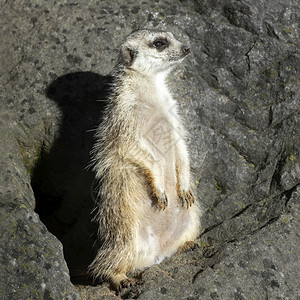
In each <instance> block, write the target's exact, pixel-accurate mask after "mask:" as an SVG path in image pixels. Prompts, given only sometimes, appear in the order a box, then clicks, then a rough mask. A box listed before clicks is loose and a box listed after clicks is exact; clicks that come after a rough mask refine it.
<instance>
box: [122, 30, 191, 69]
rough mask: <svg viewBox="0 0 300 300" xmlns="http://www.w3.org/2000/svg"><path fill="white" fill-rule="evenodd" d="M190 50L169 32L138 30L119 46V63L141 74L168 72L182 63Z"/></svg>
mask: <svg viewBox="0 0 300 300" xmlns="http://www.w3.org/2000/svg"><path fill="white" fill-rule="evenodd" d="M189 53H190V49H189V47H187V46H184V45H183V44H182V43H180V42H179V41H177V40H176V39H175V38H174V36H173V34H172V33H171V32H163V31H152V30H140V31H137V32H135V33H133V34H131V35H129V36H128V38H127V39H126V41H125V42H124V43H123V44H122V46H121V62H122V63H123V65H124V66H125V67H127V68H130V69H133V70H136V71H139V72H141V73H148V74H155V73H160V72H168V71H170V70H171V69H172V67H173V66H174V65H176V64H177V63H178V62H180V61H182V60H183V59H184V58H185V57H186V56H187V55H188V54H189Z"/></svg>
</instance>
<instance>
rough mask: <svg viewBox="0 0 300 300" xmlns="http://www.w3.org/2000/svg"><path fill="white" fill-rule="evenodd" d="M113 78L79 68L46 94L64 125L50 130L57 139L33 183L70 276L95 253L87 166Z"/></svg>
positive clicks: (38, 209)
mask: <svg viewBox="0 0 300 300" xmlns="http://www.w3.org/2000/svg"><path fill="white" fill-rule="evenodd" d="M110 82H111V77H110V76H102V75H99V74H95V73H92V72H77V73H70V74H66V75H63V76H61V77H59V78H57V79H55V80H54V81H53V82H52V83H51V84H50V85H49V86H48V88H47V97H48V98H49V99H51V100H52V101H55V102H56V103H57V105H58V106H59V107H60V109H61V111H62V118H61V125H60V130H59V132H58V133H57V132H53V133H51V134H55V137H56V139H55V141H54V143H53V145H51V148H50V149H46V147H44V148H43V149H42V153H41V155H40V157H39V161H38V163H37V165H36V167H35V169H34V171H33V175H32V182H31V184H32V188H33V190H34V194H35V197H36V209H35V211H36V212H37V213H38V214H39V216H40V219H41V221H42V222H43V223H44V224H45V225H46V227H47V228H48V230H49V231H50V232H51V233H53V234H54V235H55V236H56V237H57V238H58V239H59V240H60V241H61V242H62V244H63V248H64V256H65V260H66V262H67V264H68V266H69V269H70V273H71V275H72V272H73V271H74V270H75V271H74V272H75V273H76V272H77V271H78V270H79V271H80V272H81V271H83V270H86V268H87V266H88V265H89V263H90V262H91V261H92V259H93V258H94V255H95V250H96V249H95V247H94V244H95V241H96V232H97V226H96V224H95V223H93V222H92V218H93V214H92V210H93V208H94V206H95V204H94V200H93V197H92V195H91V191H92V185H93V180H94V174H93V172H92V170H91V169H88V165H89V164H90V161H91V157H90V151H91V149H92V147H93V144H94V134H95V129H96V128H97V125H98V124H99V122H100V119H101V112H102V111H103V108H104V106H105V102H106V99H107V95H108V90H109V84H110ZM51 100H50V101H51ZM50 130H51V128H50ZM79 276H80V274H79Z"/></svg>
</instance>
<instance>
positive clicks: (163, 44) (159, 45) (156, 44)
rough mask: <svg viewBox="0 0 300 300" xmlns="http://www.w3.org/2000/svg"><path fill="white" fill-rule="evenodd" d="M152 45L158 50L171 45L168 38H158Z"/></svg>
mask: <svg viewBox="0 0 300 300" xmlns="http://www.w3.org/2000/svg"><path fill="white" fill-rule="evenodd" d="M152 46H153V47H154V48H156V49H157V50H164V49H165V48H167V47H168V46H169V42H168V41H167V40H166V39H157V40H155V41H154V42H153V44H152Z"/></svg>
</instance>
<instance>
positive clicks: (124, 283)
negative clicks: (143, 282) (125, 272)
mask: <svg viewBox="0 0 300 300" xmlns="http://www.w3.org/2000/svg"><path fill="white" fill-rule="evenodd" d="M136 282H137V280H136V279H135V278H125V279H123V280H121V281H119V282H112V283H111V287H112V289H114V290H115V291H116V292H117V294H119V293H120V292H121V290H122V289H123V288H128V287H131V286H133V285H135V284H136Z"/></svg>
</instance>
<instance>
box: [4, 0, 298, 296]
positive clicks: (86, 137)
mask: <svg viewBox="0 0 300 300" xmlns="http://www.w3.org/2000/svg"><path fill="white" fill-rule="evenodd" d="M0 8H1V10H0V11H1V13H0V14H1V20H2V26H1V29H0V30H1V33H2V35H1V36H2V45H1V46H0V62H1V70H0V83H1V103H2V105H1V112H0V113H1V118H0V139H1V143H0V154H1V155H0V164H1V168H0V172H1V177H0V205H1V218H0V223H1V232H4V234H3V235H1V237H0V244H1V248H0V253H1V255H0V259H1V266H2V267H1V272H0V274H1V275H0V278H1V280H0V298H3V299H27V298H30V297H31V298H34V299H76V297H78V296H79V292H78V289H77V290H76V289H75V287H74V286H73V285H72V284H71V282H70V279H69V275H68V268H67V266H66V263H67V264H68V267H69V269H71V270H72V269H73V268H78V267H86V266H87V265H88V264H89V262H90V261H91V260H92V258H93V255H94V253H95V250H96V249H95V248H94V247H93V244H94V242H95V232H96V229H97V228H96V226H95V224H93V223H92V222H91V219H92V215H91V214H90V212H91V211H92V209H93V207H94V201H93V199H92V192H91V190H92V182H93V173H92V172H91V171H90V170H88V169H87V166H88V165H89V163H90V154H89V152H90V150H91V147H92V145H93V143H94V139H93V134H94V132H93V130H94V129H95V128H96V127H97V124H98V123H99V121H100V118H101V111H102V108H103V105H104V104H105V98H106V96H107V92H108V86H109V82H110V80H111V78H110V76H109V73H110V71H111V70H112V68H113V67H114V65H115V63H116V58H117V55H118V48H119V45H120V44H121V42H122V40H123V38H124V36H126V35H127V34H129V33H131V32H132V31H133V30H136V29H138V28H159V29H163V30H169V31H172V32H173V33H174V35H175V36H176V37H177V38H178V39H179V40H181V41H183V42H185V43H188V44H189V45H190V46H191V49H192V54H191V55H190V56H189V58H187V59H186V60H185V61H184V64H183V65H182V66H180V67H179V68H177V69H176V70H174V73H173V75H172V76H171V77H170V80H169V84H170V86H171V88H172V90H173V91H174V95H175V96H176V97H177V99H178V102H179V105H180V108H181V113H182V118H183V119H184V120H185V121H186V127H187V129H188V132H189V133H190V137H189V140H188V143H189V147H190V150H191V162H192V170H193V173H194V177H195V179H196V183H197V192H198V198H199V200H200V201H201V204H202V207H203V215H202V217H201V222H202V229H201V232H202V234H201V236H200V237H199V240H198V242H199V245H200V248H199V249H198V250H195V251H190V252H187V253H184V254H180V255H176V256H174V257H172V258H170V259H168V260H166V261H165V262H163V264H161V265H158V266H153V267H151V268H149V269H147V270H146V271H144V272H142V273H140V274H139V276H138V278H139V280H140V285H138V286H136V287H133V288H130V289H125V290H124V291H123V292H122V294H121V297H123V298H141V299H143V298H144V299H146V298H147V299H151V298H153V299H154V298H158V299H183V298H184V299H198V298H201V299H218V298H219V299H233V298H235V299H249V298H251V297H252V296H249V295H250V294H251V295H254V296H257V298H258V299H267V298H274V299H276V298H278V299H279V298H285V299H289V298H290V299H297V298H296V297H297V295H298V294H299V287H298V286H297V282H299V275H297V274H298V273H299V272H297V269H299V261H297V257H296V254H297V249H298V248H299V237H298V235H297V228H299V218H298V217H297V212H298V213H299V183H300V163H299V159H300V155H299V148H300V126H299V125H300V124H299V123H300V122H299V120H300V116H299V96H300V84H299V78H300V76H299V67H300V55H299V42H298V41H299V14H300V11H299V5H298V3H297V1H294V0H287V1H285V2H284V3H283V2H282V3H281V2H278V1H275V0H270V1H267V2H266V1H260V0H255V1H251V2H250V1H248V0H241V1H236V0H219V1H208V0H201V1H199V0H194V1H192V0H188V1H177V2H174V1H163V2H162V1H153V2H149V3H148V2H145V1H136V2H134V3H127V4H124V3H123V2H122V1H115V2H113V1H101V2H96V1H89V2H82V1H81V2H64V3H62V2H61V1H53V2H51V4H50V3H47V2H45V3H38V2H32V1H27V0H19V1H11V2H10V3H9V4H8V3H5V4H4V3H2V4H0ZM96 100H102V101H96ZM45 225H46V227H45ZM50 232H51V233H52V234H51V233H50ZM58 240H60V242H61V243H62V244H63V252H62V247H61V243H60V242H59V241H58ZM65 262H66V263H65ZM253 286H255V288H256V290H255V291H254V290H253ZM1 293H2V294H1ZM80 293H81V296H82V299H88V298H89V297H90V298H92V297H97V298H100V297H102V298H103V299H113V298H118V297H117V296H114V295H113V293H112V292H110V291H109V289H108V287H107V285H105V284H104V285H100V286H98V287H91V286H89V287H84V286H81V287H80ZM254 296H253V297H254ZM102 298H101V299H102Z"/></svg>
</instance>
